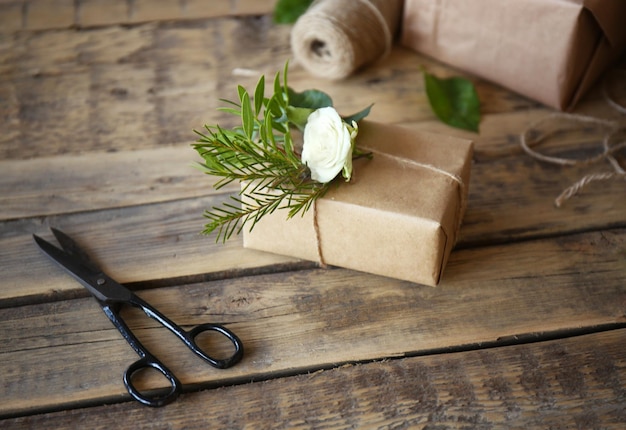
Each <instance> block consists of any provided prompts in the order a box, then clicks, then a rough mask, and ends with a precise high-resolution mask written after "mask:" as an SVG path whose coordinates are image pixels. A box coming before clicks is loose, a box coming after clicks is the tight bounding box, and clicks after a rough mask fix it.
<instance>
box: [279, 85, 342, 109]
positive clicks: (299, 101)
mask: <svg viewBox="0 0 626 430" xmlns="http://www.w3.org/2000/svg"><path fill="white" fill-rule="evenodd" d="M288 91H289V104H290V105H291V106H294V107H300V108H307V109H313V110H315V109H319V108H323V107H328V106H332V105H333V100H332V99H331V98H330V96H329V95H328V94H326V93H325V92H322V91H320V90H306V91H303V92H301V93H298V92H296V91H294V90H293V89H292V88H289V89H288Z"/></svg>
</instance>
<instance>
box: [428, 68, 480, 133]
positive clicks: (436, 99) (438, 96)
mask: <svg viewBox="0 0 626 430" xmlns="http://www.w3.org/2000/svg"><path fill="white" fill-rule="evenodd" d="M424 83H425V85H426V95H427V96H428V101H429V102H430V106H431V108H432V109H433V112H435V115H437V117H438V118H439V119H440V120H441V121H443V122H444V123H446V124H448V125H450V126H452V127H456V128H461V129H465V130H471V131H475V132H478V125H479V123H480V101H479V100H478V95H477V94H476V89H475V88H474V85H473V84H472V83H471V82H470V81H468V80H467V79H463V78H459V77H453V78H447V79H439V78H437V77H435V76H433V75H431V74H429V73H427V72H426V71H424Z"/></svg>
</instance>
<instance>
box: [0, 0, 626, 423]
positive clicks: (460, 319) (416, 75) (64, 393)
mask: <svg viewBox="0 0 626 430" xmlns="http://www.w3.org/2000/svg"><path fill="white" fill-rule="evenodd" d="M207 3H208V2H202V1H200V0H159V1H156V0H133V1H126V0H80V1H75V0H3V1H1V2H0V130H2V133H0V158H1V160H2V161H0V188H1V190H2V192H1V193H0V218H1V220H0V285H1V289H0V336H1V337H0V375H1V377H2V389H1V390H0V416H1V417H2V421H0V427H2V428H30V427H32V428H107V429H111V428H197V429H206V428H212V429H214V428H244V427H245V428H255V429H256V428H364V427H365V428H367V427H372V428H409V427H410V428H431V429H434V428H437V429H443V428H465V429H467V428H479V429H488V428H507V429H527V428H543V429H545V428H559V429H572V428H579V429H596V428H598V429H600V428H601V429H623V428H626V349H625V345H626V281H625V279H626V199H625V198H624V196H625V195H626V187H625V184H624V181H619V180H613V181H606V182H602V183H593V184H591V185H589V186H588V187H587V188H585V189H584V190H583V191H582V192H581V193H580V194H579V195H577V196H575V197H574V198H572V199H570V200H569V201H567V202H566V203H565V205H564V206H563V207H562V208H560V209H558V208H556V207H555V206H554V205H553V200H554V198H555V197H556V196H557V195H558V194H559V193H560V192H561V191H562V190H563V189H564V188H566V187H568V186H569V185H571V184H572V183H573V182H575V181H576V180H577V179H579V178H580V177H582V176H584V175H585V174H586V173H589V172H590V171H593V169H605V170H606V169H608V164H606V163H605V164H601V165H599V166H598V167H589V166H588V167H559V166H554V165H550V164H545V163H541V162H538V161H536V160H534V159H532V158H530V157H529V156H528V155H526V154H525V153H523V152H522V151H521V150H520V147H519V134H520V133H521V132H522V131H524V130H525V129H526V128H527V127H529V126H531V124H532V123H533V122H534V121H536V120H539V119H541V118H545V117H547V116H548V115H550V114H551V112H552V111H551V110H550V109H547V108H545V107H543V106H541V105H539V104H537V103H535V102H533V101H530V100H527V99H525V98H523V97H521V96H519V95H515V94H513V93H511V92H509V91H507V90H505V89H502V88H500V87H497V86H495V85H493V84H490V83H488V82H485V81H483V80H480V79H478V78H475V77H470V78H471V79H472V80H473V81H474V82H475V84H476V86H477V90H478V93H479V96H480V98H481V101H482V112H483V120H482V123H481V129H480V134H473V133H469V132H463V131H459V130H456V129H452V128H449V127H447V126H445V125H443V124H442V123H440V122H439V121H438V120H436V119H435V117H434V116H433V114H432V112H431V111H430V108H429V107H428V104H427V100H426V97H425V94H424V87H423V82H422V78H421V75H420V68H421V67H422V66H424V67H426V69H428V70H429V71H431V72H433V73H435V74H437V75H439V76H450V75H462V74H463V73H462V72H461V71H457V70H453V69H451V68H449V67H446V66H444V65H442V64H439V63H437V62H435V61H433V60H430V59H427V58H424V57H422V56H420V55H418V54H416V53H414V52H411V51H408V50H406V49H403V48H401V47H396V48H395V49H394V50H393V52H392V53H391V55H390V56H388V57H387V58H385V59H384V60H382V61H381V62H380V63H378V64H376V65H374V66H372V67H370V68H368V69H366V70H364V71H363V72H361V73H359V74H357V75H355V76H353V77H351V78H349V79H347V80H345V81H340V82H329V81H325V80H320V79H315V78H313V77H311V76H310V75H308V74H307V73H306V72H305V71H304V70H303V69H302V68H300V67H299V66H298V65H293V67H292V68H291V78H290V79H291V85H292V86H293V87H294V88H296V89H299V90H304V89H308V88H319V89H322V90H324V91H326V92H328V93H329V94H330V95H331V96H332V97H333V98H334V100H335V101H336V105H337V107H338V110H339V111H341V112H352V111H356V110H358V109H360V108H362V107H363V106H365V105H367V104H369V103H371V102H373V103H375V106H374V108H373V111H372V114H371V116H370V118H371V119H373V120H376V121H381V122H386V123H394V124H401V125H404V126H407V127H411V128H413V129H415V130H428V131H434V132H439V133H445V134H451V135H456V136H461V137H467V138H471V139H473V140H474V141H475V144H476V146H475V148H476V151H475V156H474V162H473V167H472V179H471V186H470V198H469V207H468V211H467V214H466V216H465V219H464V224H463V227H462V230H461V239H460V242H459V244H458V246H457V248H456V249H455V250H454V251H453V253H452V256H451V260H450V262H449V264H448V266H447V268H446V271H445V273H444V276H443V280H442V282H441V284H440V285H439V286H438V287H436V288H432V287H427V286H422V285H416V284H411V283H408V282H402V281H398V280H394V279H389V278H383V277H378V276H372V275H368V274H365V273H359V272H355V271H350V270H345V269H341V268H330V269H322V268H319V267H317V266H316V265H315V264H314V263H310V262H306V261H300V260H297V259H293V258H287V257H281V256H277V255H271V254H267V253H263V252H257V251H252V250H248V249H244V248H243V247H242V243H241V239H240V238H237V239H233V240H231V241H229V242H227V243H226V244H216V243H214V240H213V239H212V238H207V237H204V236H202V235H200V231H201V229H202V226H203V222H204V220H203V218H202V211H203V210H204V209H206V208H209V207H210V206H211V205H213V204H215V203H216V202H219V201H223V200H224V199H226V198H227V196H228V195H229V193H232V192H233V191H234V188H233V187H231V188H229V189H226V190H224V191H223V192H216V191H214V190H213V189H212V188H211V184H212V181H210V178H207V177H205V176H203V175H202V174H201V173H199V172H198V171H196V170H195V169H193V168H192V167H190V166H191V164H192V162H193V161H194V160H196V158H195V154H194V152H193V151H192V149H191V147H190V144H191V143H192V142H193V140H194V139H195V137H194V134H193V133H192V129H194V128H201V127H202V125H203V124H205V123H207V124H214V123H221V124H223V125H225V126H229V125H233V123H232V121H233V120H232V118H230V117H229V116H226V115H224V114H222V113H220V112H218V111H216V110H215V108H216V107H217V106H218V104H219V101H218V99H219V98H234V97H236V89H235V88H236V84H237V83H240V84H242V85H244V86H247V87H248V88H251V87H252V86H253V85H254V84H255V83H256V80H257V79H258V77H259V75H260V74H261V73H263V74H266V75H268V76H273V74H274V73H276V72H277V71H279V70H280V69H281V68H282V66H283V64H284V61H285V60H286V59H287V58H289V57H290V47H289V31H290V28H289V27H281V26H275V25H273V24H272V22H271V19H270V18H269V15H268V14H269V12H270V11H271V9H272V7H273V3H274V2H273V1H270V0H263V1H259V0H254V1H253V0H245V1H244V0H223V1H211V2H210V6H207ZM577 113H580V114H584V115H590V116H593V117H597V118H608V119H611V120H617V121H619V120H623V117H621V116H620V115H619V113H618V112H617V111H615V110H613V109H612V108H611V107H610V106H608V104H607V103H606V101H605V100H604V99H603V97H602V92H601V88H600V87H598V88H595V89H594V90H593V91H592V92H591V93H590V94H589V95H588V96H587V97H586V98H585V99H584V100H583V102H582V103H581V104H580V106H579V107H578V109H577ZM555 121H557V125H559V124H560V123H559V122H558V121H563V125H565V120H560V119H556V120H555ZM557 137H558V138H557V139H554V142H552V144H551V145H550V148H552V149H551V150H552V151H553V153H555V151H556V152H557V153H560V154H566V155H568V156H583V157H584V156H588V155H589V154H590V153H592V152H593V151H597V150H598V144H599V143H598V142H599V141H600V138H599V137H598V136H597V135H596V131H595V130H594V129H593V127H590V126H588V125H587V126H583V127H579V128H578V129H577V130H575V131H573V132H568V133H562V134H560V135H558V136H557ZM594 145H595V146H594ZM546 151H549V150H548V149H547V148H546ZM623 155H624V154H623V153H622V161H623V158H624V157H623ZM50 226H54V227H58V228H60V229H62V230H64V231H66V232H67V233H69V234H71V235H72V236H73V237H75V238H76V239H78V240H79V241H80V242H81V243H83V244H85V245H86V246H87V247H88V248H89V250H90V251H91V253H92V256H93V257H94V259H95V260H97V261H98V262H99V264H101V265H102V267H103V268H104V269H105V270H107V271H108V272H109V273H110V275H112V276H113V277H115V278H116V279H117V280H119V281H120V282H122V283H125V284H126V285H128V286H129V287H130V288H131V289H133V290H135V291H137V293H138V295H139V296H141V297H142V298H145V299H147V300H148V301H150V302H152V303H153V304H154V305H156V306H157V307H159V308H161V310H163V311H164V313H166V314H167V315H169V316H170V317H171V318H172V319H173V320H174V321H176V322H177V323H179V324H181V325H184V326H191V325H194V324H197V323H201V322H207V321H211V322H222V323H224V324H225V325H227V326H228V327H230V328H231V329H232V330H234V331H235V332H236V333H238V334H239V335H240V337H241V338H242V340H243V342H244V344H245V347H246V352H245V357H244V359H243V361H242V362H241V363H240V364H239V365H237V366H235V367H233V368H232V369H229V370H224V371H217V370H215V369H213V368H211V367H209V366H206V365H205V364H204V363H203V362H201V360H198V359H197V358H196V357H195V356H193V355H192V354H191V353H189V352H188V351H187V350H186V348H184V347H183V346H182V345H180V344H179V343H178V341H176V340H174V339H173V338H172V336H170V335H169V333H167V332H166V331H165V330H164V329H162V328H160V327H159V326H158V325H156V324H155V323H154V322H152V321H151V320H149V319H147V318H145V316H144V317H142V316H141V315H138V314H137V313H132V312H131V313H129V314H128V315H127V316H128V319H129V324H130V325H131V326H132V327H133V329H134V330H135V331H136V332H137V333H138V335H139V336H140V338H141V339H142V341H143V342H144V343H145V344H146V345H147V346H148V347H149V348H151V349H152V350H153V351H154V352H155V353H156V355H158V356H159V357H160V358H162V359H163V361H164V362H165V363H166V364H167V365H169V366H170V367H171V368H172V369H173V370H174V371H175V373H177V374H178V376H179V378H180V379H181V380H182V382H183V384H185V386H186V387H187V391H186V392H185V393H184V394H182V395H181V396H180V398H179V399H178V400H177V401H176V402H174V403H173V404H171V405H168V406H166V407H164V408H161V409H153V408H147V407H144V406H141V405H139V404H138V403H137V402H135V401H131V400H130V397H129V396H128V394H127V392H126V390H125V388H124V385H123V384H122V372H123V371H124V370H125V368H126V366H128V364H130V363H131V362H132V361H134V360H135V359H136V356H135V355H134V352H133V351H132V350H131V349H130V348H129V346H128V345H127V343H126V342H125V341H124V340H123V339H122V338H121V336H120V335H119V333H118V332H117V331H116V330H115V328H114V327H113V326H112V325H111V324H110V322H109V321H108V320H107V318H106V317H105V315H104V314H103V313H102V312H101V310H100V308H99V306H98V304H97V303H96V302H95V301H94V300H93V298H91V297H90V296H88V294H87V292H86V290H84V289H83V288H82V287H81V286H80V285H79V284H78V283H77V282H75V281H74V280H72V279H71V278H70V277H69V276H67V275H66V274H65V273H63V272H62V271H61V270H59V268H58V267H56V266H55V265H54V264H53V263H51V262H50V261H49V260H48V259H47V258H46V257H45V256H44V255H42V254H41V253H40V252H39V250H38V249H37V248H36V247H35V245H34V243H33V240H32V234H33V233H35V234H38V235H41V236H43V237H45V238H48V239H50V238H51V237H52V236H51V234H50V232H49V227H50Z"/></svg>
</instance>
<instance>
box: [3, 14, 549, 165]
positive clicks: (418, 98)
mask: <svg viewBox="0 0 626 430" xmlns="http://www.w3.org/2000/svg"><path fill="white" fill-rule="evenodd" d="M267 46H272V49H271V50H268V49H267ZM290 56H291V52H290V47H289V27H286V26H274V25H272V23H271V20H270V19H269V18H268V17H267V16H265V17H245V18H238V19H233V18H219V19H212V20H198V21H193V22H167V23H160V24H159V23H150V24H144V25H138V26H131V27H113V26H107V27H103V28H98V29H93V30H90V31H81V32H76V31H74V30H66V31H55V32H18V33H15V34H12V35H11V36H9V37H7V43H5V44H3V45H0V76H2V79H0V111H2V112H4V115H2V116H0V127H1V128H2V129H3V130H4V133H3V134H2V136H0V158H1V159H30V158H33V157H40V156H51V155H60V154H65V153H71V154H78V153H86V152H89V151H121V150H137V149H145V148H155V147H158V146H160V145H172V144H178V143H183V142H186V143H190V142H192V141H193V140H194V139H195V135H194V134H193V133H192V130H193V129H198V128H201V127H202V125H203V124H214V123H220V124H222V125H223V126H230V125H233V124H234V119H233V118H231V117H230V116H228V115H225V114H222V113H220V112H218V111H217V110H216V108H217V107H218V106H219V105H220V104H221V103H220V102H219V99H220V98H228V99H233V98H236V96H237V94H236V86H237V84H241V85H244V86H246V87H248V88H251V87H253V86H254V85H255V84H256V81H257V80H258V78H259V76H260V75H261V74H266V75H268V79H269V78H271V77H273V76H274V74H275V73H276V72H278V71H280V70H282V68H283V65H284V62H285V61H286V60H287V59H289V57H290ZM422 66H425V67H427V68H429V69H431V70H432V71H433V72H435V73H437V74H439V75H441V76H446V75H449V74H451V73H452V72H451V71H450V70H449V69H446V68H443V67H442V66H441V65H438V64H436V63H434V62H433V61H432V60H428V59H426V58H424V57H421V56H419V55H417V54H415V53H413V52H410V51H407V50H406V49H403V48H400V47H396V48H395V49H394V51H393V52H392V54H391V55H390V56H388V57H387V58H385V59H384V60H383V61H381V62H380V63H379V64H377V65H375V66H374V67H371V68H369V69H367V70H366V71H364V72H363V73H360V74H358V75H355V76H353V77H351V78H349V79H347V80H344V81H341V82H331V81H327V80H323V79H317V78H312V77H310V76H309V75H308V73H306V72H305V71H304V70H303V69H302V68H301V67H299V66H298V65H297V64H293V65H292V68H291V73H290V83H291V85H292V86H293V87H294V88H296V89H299V90H305V89H308V88H318V89H321V90H323V91H326V92H328V93H329V94H330V95H331V96H332V97H333V99H334V100H335V104H336V106H337V108H338V109H339V111H340V112H344V113H346V114H349V113H353V112H356V111H358V110H361V109H362V108H363V107H365V106H368V105H370V104H371V103H374V104H375V105H374V108H373V110H372V114H371V116H370V117H371V119H373V120H378V121H381V122H387V123H389V122H393V123H411V122H416V121H420V122H426V123H430V124H424V126H425V127H427V128H432V129H434V131H442V130H443V131H446V132H447V133H453V134H455V133H461V135H463V136H470V137H472V138H476V137H477V136H476V135H475V134H473V133H467V132H458V131H455V130H453V129H450V128H449V127H445V126H444V127H443V128H442V127H441V125H440V124H439V122H438V121H436V120H435V117H434V116H433V113H432V112H431V110H430V108H429V107H428V104H427V101H426V96H425V92H424V87H423V79H422V76H421V73H420V68H421V67H422ZM474 81H475V82H476V85H477V89H478V91H479V93H480V95H481V97H483V98H485V99H489V103H488V104H486V105H485V108H484V109H483V111H484V112H483V113H484V114H485V115H490V114H497V113H504V112H510V111H512V110H528V109H529V108H538V107H539V106H538V105H537V104H536V103H532V102H529V101H528V100H526V99H524V98H522V97H517V96H514V95H512V94H511V93H509V92H507V91H504V90H503V89H501V88H499V87H496V86H494V85H491V84H488V83H486V82H483V81H480V80H477V79H474ZM406 106H412V107H413V108H411V109H407V108H406ZM494 121H496V120H494ZM515 126H516V129H515V130H514V131H513V132H514V133H519V132H520V131H521V127H522V126H523V123H521V124H515Z"/></svg>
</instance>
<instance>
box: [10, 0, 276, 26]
mask: <svg viewBox="0 0 626 430" xmlns="http://www.w3.org/2000/svg"><path fill="white" fill-rule="evenodd" d="M5 3H6V4H5ZM275 3H276V0H254V1H250V0H248V1H246V0H211V2H210V3H207V2H206V1H203V0H8V1H6V2H0V11H3V12H4V11H6V14H4V13H0V24H4V25H0V33H9V32H13V31H16V30H27V31H42V30H58V29H67V28H70V27H81V28H90V27H99V26H104V25H120V24H137V23H144V22H154V21H171V20H196V19H200V18H213V17H223V16H240V15H266V14H269V13H271V12H272V11H273V10H274V5H275Z"/></svg>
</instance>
